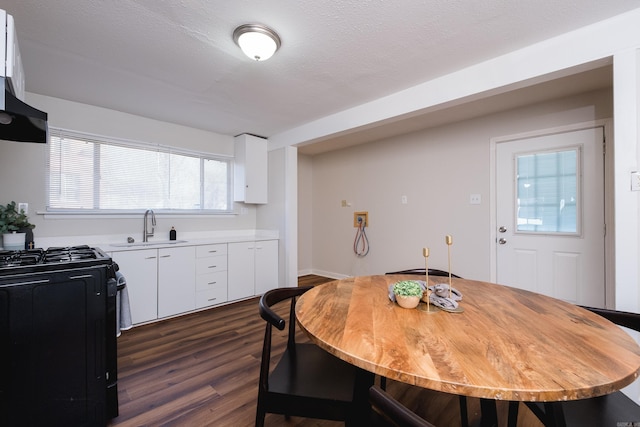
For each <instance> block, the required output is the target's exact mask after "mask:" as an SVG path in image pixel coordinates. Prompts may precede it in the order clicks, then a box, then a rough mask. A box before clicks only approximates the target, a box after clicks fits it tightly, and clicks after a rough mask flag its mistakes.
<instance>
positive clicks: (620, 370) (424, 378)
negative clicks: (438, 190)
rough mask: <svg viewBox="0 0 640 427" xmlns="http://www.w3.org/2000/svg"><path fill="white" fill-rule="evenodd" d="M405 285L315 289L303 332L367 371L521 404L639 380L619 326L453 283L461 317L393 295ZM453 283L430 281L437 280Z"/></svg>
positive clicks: (526, 297) (299, 310)
mask: <svg viewBox="0 0 640 427" xmlns="http://www.w3.org/2000/svg"><path fill="white" fill-rule="evenodd" d="M400 280H425V278H424V277H421V278H419V277H417V276H413V275H411V276H404V275H379V276H363V277H350V278H347V279H343V280H336V281H332V282H328V283H326V284H322V285H319V286H316V287H315V288H313V289H311V290H309V291H307V292H306V293H305V294H303V295H302V296H301V297H300V298H299V299H298V302H297V304H296V317H297V321H298V323H299V325H300V327H301V328H302V329H303V330H304V331H306V333H307V334H308V336H309V337H310V339H311V340H312V341H313V342H314V343H315V344H317V345H318V346H320V347H321V348H323V349H325V350H326V351H328V352H329V353H331V354H334V355H335V356H337V357H339V358H340V359H342V360H345V361H347V362H349V363H351V364H353V365H355V366H357V367H360V368H362V369H364V370H366V371H368V372H371V373H374V374H377V375H380V376H382V377H385V378H388V379H392V380H396V381H401V382H404V383H407V384H412V385H416V386H419V387H424V388H428V389H432V390H438V391H442V392H447V393H453V394H458V395H464V396H469V397H477V398H481V399H483V400H505V401H515V402H561V401H565V400H573V399H584V398H590V397H596V396H601V395H605V394H609V393H612V392H614V391H617V390H619V389H621V388H623V387H625V386H626V385H628V384H630V383H632V382H633V381H634V380H635V379H636V378H637V377H638V372H639V370H640V347H639V346H638V344H637V343H636V342H635V341H634V340H633V338H632V337H631V336H630V335H628V334H627V333H626V332H624V331H623V330H622V329H621V328H619V327H618V326H616V325H615V324H613V323H611V322H610V321H608V320H606V319H604V318H602V317H600V316H598V315H596V314H594V313H591V312H590V311H588V310H586V309H584V308H582V307H579V306H576V305H573V304H570V303H568V302H564V301H561V300H558V299H555V298H551V297H548V296H544V295H541V294H537V293H533V292H529V291H526V290H522V289H517V288H512V287H508V286H502V285H498V284H494V283H488V282H483V281H477V280H465V279H458V278H453V279H451V285H452V287H453V288H455V289H457V290H458V291H459V292H460V293H461V294H462V296H463V298H462V300H461V301H460V302H459V307H461V308H462V309H463V311H462V312H461V313H452V312H446V311H442V310H439V309H436V308H435V307H433V306H430V307H429V311H428V312H427V311H424V310H426V305H424V304H422V305H421V306H419V307H418V308H415V309H406V308H402V307H400V306H399V305H397V304H396V303H394V302H393V301H391V299H390V298H389V287H390V286H391V285H393V284H394V283H395V282H398V281H400ZM437 283H445V284H446V285H447V286H448V284H449V278H443V277H429V284H430V285H434V284H437Z"/></svg>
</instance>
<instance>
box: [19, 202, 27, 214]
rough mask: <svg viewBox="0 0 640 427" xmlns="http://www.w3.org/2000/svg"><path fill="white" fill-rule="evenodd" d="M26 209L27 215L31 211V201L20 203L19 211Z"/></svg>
mask: <svg viewBox="0 0 640 427" xmlns="http://www.w3.org/2000/svg"><path fill="white" fill-rule="evenodd" d="M20 211H24V213H25V215H26V214H28V213H29V203H18V212H20Z"/></svg>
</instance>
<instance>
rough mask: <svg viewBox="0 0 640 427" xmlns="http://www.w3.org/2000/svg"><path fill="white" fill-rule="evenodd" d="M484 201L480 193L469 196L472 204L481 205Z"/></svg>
mask: <svg viewBox="0 0 640 427" xmlns="http://www.w3.org/2000/svg"><path fill="white" fill-rule="evenodd" d="M480 203H482V196H481V195H480V194H472V195H470V196H469V204H470V205H479V204H480Z"/></svg>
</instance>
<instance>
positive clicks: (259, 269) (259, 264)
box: [255, 240, 280, 295]
mask: <svg viewBox="0 0 640 427" xmlns="http://www.w3.org/2000/svg"><path fill="white" fill-rule="evenodd" d="M255 266H256V274H255V278H256V279H255V284H256V285H255V294H256V295H262V294H264V293H265V292H267V291H268V290H270V289H274V288H277V287H279V286H280V283H279V282H278V241H277V240H263V241H260V242H256V258H255Z"/></svg>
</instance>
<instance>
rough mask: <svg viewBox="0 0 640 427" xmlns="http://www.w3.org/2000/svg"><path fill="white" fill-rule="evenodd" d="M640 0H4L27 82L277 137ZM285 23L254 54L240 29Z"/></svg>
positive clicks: (105, 103)
mask: <svg viewBox="0 0 640 427" xmlns="http://www.w3.org/2000/svg"><path fill="white" fill-rule="evenodd" d="M639 6H640V4H639V2H638V0H608V1H602V0H518V1H513V0H405V1H389V0H387V1H384V0H341V1H337V0H335V1H327V0H295V1H270V2H267V1H258V0H233V1H230V0H181V1H176V0H56V1H47V2H45V1H42V0H3V1H2V4H1V5H0V7H1V8H3V9H5V10H7V12H8V13H10V14H12V15H14V18H15V21H16V27H17V31H18V40H19V43H20V49H21V52H22V56H23V63H24V66H25V74H26V90H27V91H29V92H33V93H38V94H42V95H48V96H53V97H57V98H63V99H68V100H72V101H77V102H81V103H86V104H91V105H97V106H101V107H106V108H110V109H115V110H119V111H124V112H128V113H132V114H137V115H141V116H145V117H150V118H154V119H158V120H163V121H168V122H173V123H178V124H182V125H186V126H191V127H195V128H200V129H205V130H210V131H213V132H217V133H221V134H226V135H237V134H240V133H243V132H248V133H253V134H257V135H262V136H265V137H269V136H272V135H275V134H278V133H281V132H283V131H286V130H288V129H291V128H293V127H296V126H299V125H301V124H304V123H307V122H310V121H312V120H316V119H318V118H321V117H324V116H327V115H329V114H333V113H336V112H339V111H342V110H345V109H347V108H350V107H354V106H357V105H360V104H362V103H365V102H368V101H371V100H374V99H377V98H380V97H383V96H386V95H389V94H391V93H394V92H397V91H400V90H402V89H406V88H408V87H411V86H414V85H416V84H419V83H422V82H425V81H428V80H431V79H433V78H435V77H438V76H441V75H444V74H447V73H450V72H452V71H455V70H457V69H460V68H462V67H466V66H469V65H472V64H475V63H478V62H480V61H483V60H486V59H489V58H492V57H495V56H497V55H501V54H504V53H507V52H510V51H513V50H515V49H519V48H522V47H524V46H527V45H530V44H532V43H535V42H538V41H541V40H544V39H547V38H550V37H553V36H556V35H559V34H562V33H565V32H567V31H571V30H574V29H577V28H579V27H582V26H585V25H588V24H591V23H594V22H597V21H600V20H603V19H606V18H608V17H611V16H614V15H617V14H620V13H623V12H626V11H629V10H632V9H635V8H638V7H639ZM252 22H258V23H263V24H266V25H268V26H270V27H271V28H273V29H274V30H276V31H277V32H278V33H279V35H280V37H281V39H282V47H281V49H280V50H279V51H278V52H277V53H276V54H275V55H274V56H273V58H271V59H270V60H268V61H266V62H253V61H251V60H250V59H248V58H247V57H245V56H244V54H242V52H241V51H240V50H239V48H238V47H237V46H236V45H235V44H234V43H233V40H232V38H231V35H232V32H233V30H234V28H236V27H237V26H238V25H241V24H244V23H252Z"/></svg>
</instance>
